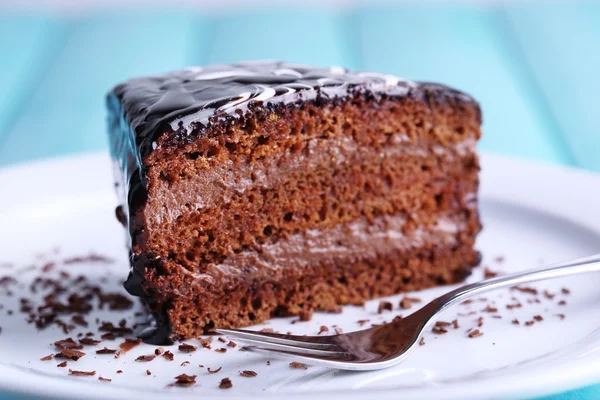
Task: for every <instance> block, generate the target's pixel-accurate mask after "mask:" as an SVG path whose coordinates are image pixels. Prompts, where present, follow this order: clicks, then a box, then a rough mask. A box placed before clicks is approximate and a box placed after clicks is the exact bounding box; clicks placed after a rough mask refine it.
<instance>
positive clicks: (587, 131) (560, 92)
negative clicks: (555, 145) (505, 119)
mask: <svg viewBox="0 0 600 400" xmlns="http://www.w3.org/2000/svg"><path fill="white" fill-rule="evenodd" d="M506 19H507V21H508V24H509V26H510V29H512V32H513V34H514V36H515V37H516V38H517V40H518V44H519V45H520V46H521V49H522V53H523V55H524V57H525V59H526V60H527V63H528V66H529V68H531V70H532V71H533V73H534V75H535V78H536V80H537V82H538V84H539V87H540V88H541V90H542V92H543V93H544V95H545V97H546V101H547V103H548V105H549V108H550V109H551V110H552V112H553V114H554V115H555V118H556V120H557V121H558V124H559V126H560V127H561V130H562V131H563V132H564V134H565V140H566V142H567V143H568V145H569V147H570V150H571V152H572V153H573V155H574V157H575V159H576V160H577V164H578V165H581V166H583V167H586V168H590V169H594V170H596V171H600V156H599V151H600V150H599V149H600V128H599V127H598V104H599V99H600V78H599V77H598V74H599V71H600V50H599V47H600V3H597V2H561V3H549V4H545V5H544V7H536V6H534V5H531V4H524V5H517V4H512V5H509V6H507V7H506Z"/></svg>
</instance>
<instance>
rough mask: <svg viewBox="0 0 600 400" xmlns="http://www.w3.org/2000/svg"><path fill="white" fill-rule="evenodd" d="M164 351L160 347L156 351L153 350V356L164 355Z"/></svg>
mask: <svg viewBox="0 0 600 400" xmlns="http://www.w3.org/2000/svg"><path fill="white" fill-rule="evenodd" d="M164 351H165V349H163V348H162V347H158V348H156V349H154V355H157V356H160V355H161V354H162V353H164Z"/></svg>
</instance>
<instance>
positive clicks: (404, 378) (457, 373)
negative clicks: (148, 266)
mask: <svg viewBox="0 0 600 400" xmlns="http://www.w3.org/2000/svg"><path fill="white" fill-rule="evenodd" d="M483 166H484V168H483V175H482V181H483V185H482V194H481V211H482V217H483V223H484V226H485V228H484V232H483V234H482V235H481V237H480V240H479V243H478V247H479V248H480V249H481V251H482V252H483V254H484V262H483V264H486V265H489V266H490V267H491V268H492V269H493V270H500V271H516V270H519V269H526V268H532V267H535V266H538V265H539V264H540V263H542V262H553V261H561V260H565V259H569V258H572V257H579V256H585V255H590V254H593V253H596V252H598V251H600V207H598V205H597V204H598V199H599V198H600V177H598V176H596V175H592V174H588V173H585V172H581V171H575V170H570V169H565V168H560V167H552V166H546V165H540V164H535V163H531V162H526V161H521V160H514V159H507V158H504V157H498V156H485V157H484V158H483ZM0 188H1V189H0V191H1V194H2V195H1V196H0V221H1V224H0V243H1V246H2V252H1V253H0V264H1V263H2V261H10V262H14V263H15V266H14V267H12V269H11V268H6V267H4V269H1V268H2V267H0V276H2V275H6V274H10V273H13V272H11V271H15V270H16V269H18V268H20V267H23V266H27V265H31V264H32V262H33V263H34V264H36V265H38V266H39V265H42V264H43V263H44V260H45V259H53V260H60V259H64V258H65V257H68V256H73V255H85V254H87V253H89V252H90V251H94V252H97V253H101V254H105V255H109V256H111V257H113V258H115V259H116V260H117V262H116V263H114V264H112V265H108V266H105V265H86V264H80V265H72V266H68V267H64V268H65V269H67V268H68V269H69V271H70V272H71V273H73V274H77V273H84V274H85V275H87V276H88V278H89V279H90V280H93V281H94V280H95V281H99V279H100V278H101V277H107V278H108V281H107V283H106V285H107V286H106V287H109V288H110V289H111V290H120V285H119V282H120V281H122V280H123V278H124V277H125V276H126V273H127V270H128V265H127V257H126V252H125V249H124V236H123V232H122V229H121V227H120V226H119V224H118V223H117V222H116V221H115V218H114V207H115V204H116V201H115V196H114V194H113V190H112V177H111V166H110V163H109V160H108V156H107V155H106V154H92V155H84V156H77V157H72V158H65V159H58V160H53V161H47V162H37V163H33V164H29V165H25V166H20V167H16V168H12V169H5V170H0ZM57 246H58V247H60V253H59V254H53V252H52V249H54V248H55V247H57ZM40 253H42V254H40ZM498 256H504V257H505V261H504V262H503V263H499V262H496V261H495V259H496V258H497V257H498ZM36 273H37V272H36V271H31V270H30V271H29V272H24V273H21V274H20V275H19V280H21V281H26V280H27V279H31V276H33V275H35V274H36ZM481 276H482V273H481V271H477V272H476V273H475V274H474V275H473V276H472V277H471V278H470V280H476V279H481ZM537 287H538V288H539V289H540V290H543V289H548V290H550V291H551V292H553V293H557V292H560V288H562V287H568V288H570V289H571V291H572V293H571V294H570V295H568V296H567V295H562V294H558V295H557V296H556V297H555V298H554V299H553V300H549V299H547V298H545V297H544V296H543V295H540V296H538V297H539V298H540V301H541V303H540V304H528V303H527V299H533V296H531V295H528V294H525V293H516V292H515V291H512V292H511V291H508V290H505V291H499V292H496V293H493V294H491V295H490V296H488V302H494V304H495V306H496V307H498V308H499V309H500V314H501V316H502V317H503V318H502V319H493V318H491V317H490V315H489V314H486V313H480V314H481V315H485V322H484V325H483V327H481V328H480V329H481V330H482V331H483V332H484V333H485V335H484V336H482V337H479V338H476V339H469V338H467V335H466V330H467V329H468V328H471V327H475V326H476V322H475V320H476V318H477V317H478V316H479V314H478V315H472V316H468V317H458V320H459V323H460V328H459V329H458V330H453V329H451V330H450V332H448V333H447V334H445V335H441V336H437V337H436V336H435V335H434V334H433V333H427V334H426V335H425V340H426V344H425V345H424V346H423V347H420V348H418V349H417V351H416V352H414V353H413V354H412V355H411V356H410V357H409V358H408V359H407V360H406V361H405V362H404V363H402V364H401V365H400V366H398V367H395V368H392V369H389V370H384V371H376V372H366V373H348V372H340V371H333V370H326V369H323V368H317V367H309V368H308V370H306V371H304V370H299V369H292V368H290V367H289V366H288V361H284V360H273V359H271V365H270V366H267V365H266V363H265V362H266V360H267V358H265V357H263V356H259V355H256V354H252V353H248V352H241V351H237V350H238V349H229V351H228V352H227V353H225V354H220V353H217V352H215V351H210V350H206V349H201V350H198V351H197V352H195V353H192V354H191V355H188V354H184V353H181V352H179V351H178V350H177V348H176V347H174V348H172V349H171V350H172V351H173V353H175V361H174V362H169V361H167V360H165V359H162V358H160V357H159V358H157V359H155V360H153V361H152V362H150V363H141V362H135V361H134V359H135V358H136V357H137V356H138V355H141V354H149V353H151V352H152V351H153V349H154V348H155V346H149V345H142V346H139V347H137V348H135V349H133V350H131V351H130V352H129V353H127V354H126V355H124V356H122V357H121V358H119V359H117V360H115V359H114V358H112V357H111V356H96V355H95V354H94V351H93V350H92V349H91V348H87V349H84V351H86V352H87V355H86V356H85V357H83V358H82V359H80V360H79V361H78V362H76V363H75V362H69V367H70V368H73V369H77V370H96V371H97V375H96V376H95V377H90V378H88V377H70V376H67V369H68V368H56V366H55V365H56V364H57V361H55V360H52V361H39V359H40V357H43V356H45V355H47V354H50V353H52V352H53V346H52V345H51V343H52V342H54V341H55V340H57V339H62V338H64V337H65V335H64V334H63V333H62V332H61V331H60V330H58V328H54V327H53V328H49V329H46V330H43V331H37V330H36V329H35V328H34V327H33V326H31V325H28V324H27V323H25V321H24V315H22V314H21V313H18V312H15V314H14V315H13V316H10V317H9V316H7V315H6V310H7V309H9V308H13V309H18V306H17V304H16V303H17V301H18V298H19V297H21V296H27V297H31V294H30V293H29V292H28V291H27V290H25V289H19V288H18V287H17V288H15V289H13V291H14V292H15V296H13V297H7V296H6V295H5V294H3V293H4V292H2V291H1V290H0V303H2V304H4V310H2V311H0V315H1V317H0V326H2V333H0V388H1V389H2V390H4V391H9V392H15V393H20V394H35V395H47V396H56V397H62V398H72V397H77V398H81V397H88V398H112V399H127V400H130V399H132V398H140V397H141V396H143V397H144V398H146V399H164V396H165V394H167V393H168V396H169V397H170V398H175V397H178V398H179V397H181V398H198V397H199V396H200V397H202V396H207V395H219V396H222V397H225V398H233V397H235V398H243V399H249V398H252V397H254V396H256V395H264V394H268V395H275V396H282V395H285V396H288V397H290V398H310V399H320V398H323V399H332V398H337V397H340V398H341V397H343V398H346V399H359V398H360V399H362V398H371V397H372V396H374V395H376V396H377V397H378V398H390V399H392V398H393V399H398V398H405V399H430V398H444V399H470V398H484V397H485V398H507V397H508V398H510V397H517V398H524V397H530V396H538V395H544V394H550V393H556V392H559V391H563V390H568V389H572V388H576V387H579V386H582V385H586V384H591V383H594V382H598V381H600V369H598V364H599V363H600V334H599V333H600V330H599V327H600V324H599V322H598V321H600V307H599V305H600V291H599V290H598V287H600V276H597V275H587V276H580V277H574V278H570V279H564V280H562V281H553V282H546V283H541V284H539V285H537ZM446 290H448V288H437V289H432V290H427V291H423V292H420V293H418V294H417V296H418V297H420V298H422V299H424V300H428V299H431V298H433V297H434V296H437V295H439V294H441V293H442V292H444V291H446ZM511 296H516V297H518V298H519V299H520V300H521V302H522V303H523V305H524V306H523V307H522V308H520V309H515V310H508V309H506V307H505V306H506V304H508V303H513V302H514V301H513V300H511V299H510V298H511ZM401 297H402V296H396V297H393V298H391V301H392V302H393V303H394V304H395V305H396V307H395V310H394V312H392V313H389V312H388V313H385V314H382V315H381V316H380V315H378V314H377V311H376V310H377V306H378V304H379V301H371V302H369V303H367V305H366V307H365V308H364V309H363V308H359V307H346V308H345V310H344V312H343V313H342V314H338V315H332V314H321V313H319V314H316V315H315V316H314V318H313V320H312V321H310V322H303V323H297V324H291V323H290V321H291V320H292V319H278V320H273V321H270V322H269V323H268V324H267V325H265V326H268V327H270V328H273V329H275V330H279V331H282V332H287V331H292V332H294V333H299V334H316V332H317V331H318V329H319V327H320V326H321V325H327V326H330V327H331V325H334V324H336V325H338V326H340V327H342V328H343V329H344V331H350V330H356V329H358V328H359V326H358V324H357V322H356V321H357V320H360V319H370V320H371V321H372V322H380V321H381V320H382V317H385V319H386V320H390V319H392V318H393V316H395V315H397V314H398V313H400V311H399V310H397V308H398V307H397V303H398V300H399V299H400V298H401ZM561 299H564V300H566V301H567V305H566V306H560V305H558V302H559V301H560V300H561ZM488 302H475V303H473V304H471V305H469V306H464V305H461V306H456V307H453V308H452V309H450V310H449V311H448V312H447V315H445V316H443V317H442V319H443V320H452V319H454V318H456V316H457V313H463V314H464V313H467V312H468V311H469V310H475V311H478V312H479V311H480V310H481V309H483V308H484V307H485V306H486V304H488ZM133 312H134V311H133V310H132V311H127V312H124V313H123V312H121V313H115V312H112V313H108V312H102V313H100V314H101V315H100V317H101V319H106V320H111V321H114V322H117V321H118V320H119V319H121V318H122V317H126V318H127V319H128V320H130V321H131V320H132V319H133ZM558 313H563V314H565V315H566V319H565V320H564V321H560V320H559V318H557V317H555V316H554V314H558ZM96 314H98V313H95V314H92V315H91V316H88V317H87V319H88V321H93V320H94V318H95V316H96ZM534 315H541V316H543V318H544V320H543V321H542V322H536V323H535V324H534V325H533V326H529V327H525V326H523V322H525V321H527V320H531V319H532V317H533V316H534ZM513 318H518V319H519V320H520V321H521V325H520V326H516V325H513V324H512V323H511V320H512V319H513ZM91 330H93V329H91ZM83 331H84V332H87V331H88V329H84V330H83ZM71 336H74V334H71ZM118 343H120V341H116V342H104V343H102V344H101V345H99V346H98V347H102V346H103V345H107V346H108V347H113V348H114V347H116V346H117V345H118ZM189 343H193V344H196V345H197V344H198V342H197V341H196V340H190V341H189ZM216 344H217V345H215V346H213V348H215V347H220V346H218V344H219V343H218V342H216ZM186 360H189V361H190V364H189V365H187V366H183V367H182V366H180V364H181V363H182V362H183V361H186ZM199 364H203V365H204V366H205V367H211V368H213V369H216V368H218V367H223V369H222V370H221V371H220V372H219V373H217V374H214V375H212V374H208V372H207V371H206V368H200V367H199ZM117 369H122V370H123V371H124V373H123V374H119V375H117V374H116V370H117ZM146 369H149V370H151V372H152V375H151V376H147V375H146ZM241 370H254V371H256V372H258V376H257V377H256V378H243V377H240V376H239V375H238V374H239V371H241ZM181 373H187V374H190V375H198V378H197V382H198V384H197V385H196V386H194V387H189V388H180V387H168V386H167V385H168V384H169V383H172V382H173V381H174V379H173V377H175V376H176V375H179V374H181ZM99 375H101V376H103V377H107V378H112V382H111V383H105V382H99V381H98V380H97V377H98V376H99ZM224 377H230V378H231V379H232V381H233V388H231V389H228V390H223V389H219V388H218V383H219V381H220V380H221V379H222V378H224Z"/></svg>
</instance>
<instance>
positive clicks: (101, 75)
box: [0, 13, 203, 164]
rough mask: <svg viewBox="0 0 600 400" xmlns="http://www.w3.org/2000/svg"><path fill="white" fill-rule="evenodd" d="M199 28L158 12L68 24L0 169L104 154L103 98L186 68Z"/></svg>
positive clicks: (1, 152) (197, 22)
mask: <svg viewBox="0 0 600 400" xmlns="http://www.w3.org/2000/svg"><path fill="white" fill-rule="evenodd" d="M202 26H203V21H202V18H200V17H190V16H186V15H185V14H173V15H168V14H167V15H165V14H164V13H154V14H139V13H135V14H128V15H117V16H114V15H110V16H97V17H92V18H88V19H84V20H80V21H77V22H73V24H72V27H71V30H70V31H71V32H70V35H69V36H68V38H66V40H65V42H64V45H63V47H62V49H61V50H60V52H59V54H58V56H57V57H56V59H55V60H54V62H52V63H51V64H50V65H49V66H47V68H48V70H47V72H46V75H45V79H44V80H43V81H42V82H40V83H39V86H38V87H37V88H36V90H35V91H34V92H33V94H32V96H31V98H30V99H29V101H27V102H26V103H25V106H24V107H23V108H22V110H20V113H19V115H18V118H17V120H16V122H15V124H14V126H13V127H12V129H10V131H9V132H8V136H7V137H6V138H5V140H4V142H3V143H2V145H1V146H0V160H2V162H1V163H2V164H8V163H12V162H17V161H23V160H27V159H35V158H40V157H49V156H55V155H61V154H68V153H73V152H77V151H91V150H98V149H102V148H105V147H106V133H105V115H106V113H105V107H104V96H105V94H106V92H107V91H108V90H109V89H110V88H111V87H112V86H113V85H114V84H116V83H118V82H120V81H121V80H123V79H126V78H130V77H134V76H136V75H143V74H150V73H157V72H161V71H168V70H172V69H177V68H181V67H183V66H185V65H188V64H189V63H190V62H191V61H192V57H191V54H193V53H194V52H196V51H201V50H202V49H201V47H202V43H203V42H202V41H195V40H193V39H194V36H195V35H197V36H199V37H203V32H202ZM192 46H194V47H192Z"/></svg>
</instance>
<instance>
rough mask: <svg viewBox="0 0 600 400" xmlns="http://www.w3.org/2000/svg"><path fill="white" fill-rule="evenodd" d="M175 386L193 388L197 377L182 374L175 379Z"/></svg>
mask: <svg viewBox="0 0 600 400" xmlns="http://www.w3.org/2000/svg"><path fill="white" fill-rule="evenodd" d="M175 379H176V381H175V384H176V385H179V386H191V385H193V384H194V383H196V375H187V374H181V375H177V376H176V377H175Z"/></svg>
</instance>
